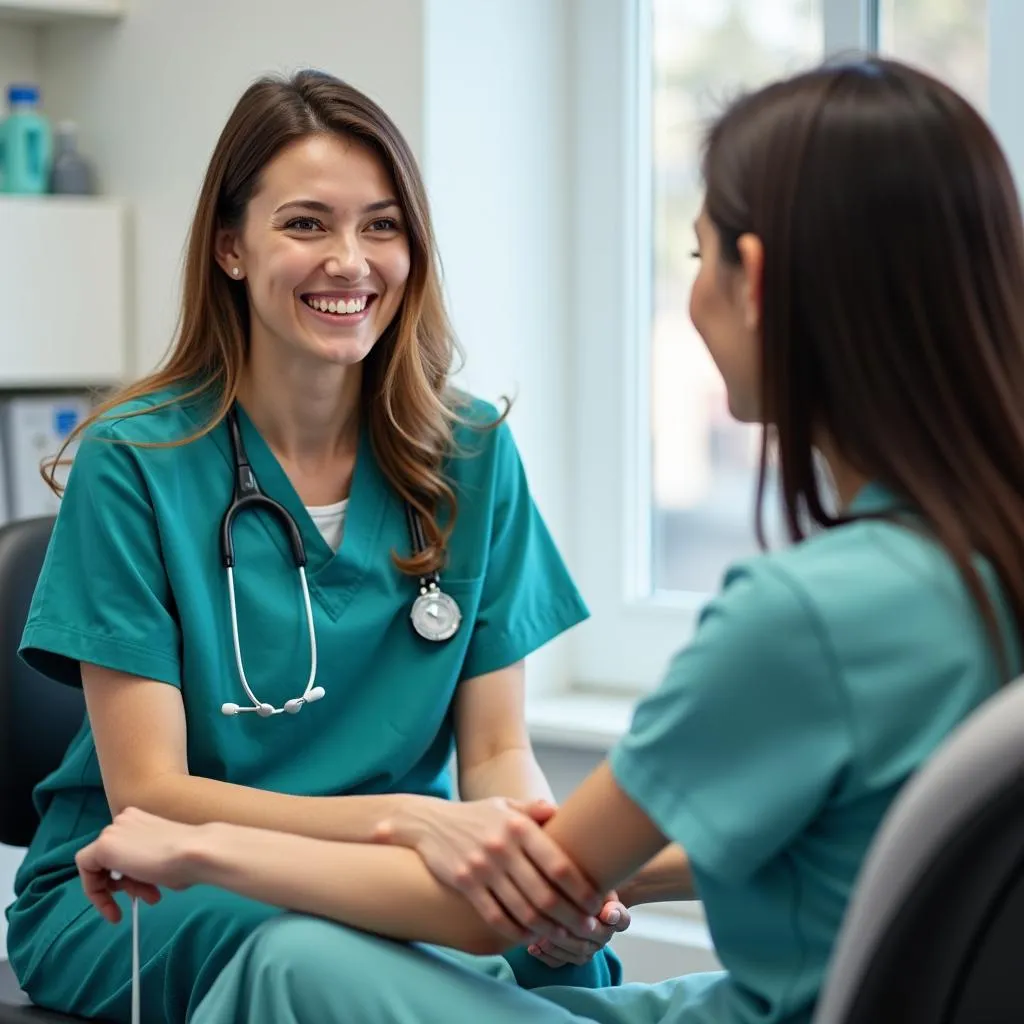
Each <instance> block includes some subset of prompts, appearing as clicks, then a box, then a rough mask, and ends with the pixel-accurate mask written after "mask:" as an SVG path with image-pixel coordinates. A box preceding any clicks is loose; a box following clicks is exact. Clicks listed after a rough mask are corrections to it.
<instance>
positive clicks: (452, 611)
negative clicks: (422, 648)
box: [409, 580, 462, 643]
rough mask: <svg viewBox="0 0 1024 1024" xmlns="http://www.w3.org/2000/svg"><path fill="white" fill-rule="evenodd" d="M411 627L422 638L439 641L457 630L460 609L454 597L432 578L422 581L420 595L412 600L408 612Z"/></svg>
mask: <svg viewBox="0 0 1024 1024" xmlns="http://www.w3.org/2000/svg"><path fill="white" fill-rule="evenodd" d="M409 617H410V618H411V619H412V626H413V629H415V630H416V632H417V633H419V635H420V636H421V637H423V639H424V640H431V641H433V642H434V643H440V642H442V641H444V640H450V639H451V638H452V637H453V636H455V634H456V633H457V632H458V629H459V625H460V624H461V622H462V611H461V610H460V608H459V606H458V603H457V602H456V600H455V598H454V597H450V596H449V595H448V594H446V593H445V592H444V591H443V590H441V589H440V588H439V587H438V585H437V583H436V582H434V581H433V580H431V581H429V582H424V584H423V586H421V588H420V596H419V597H417V598H416V600H415V601H413V604H412V611H411V612H410V613H409Z"/></svg>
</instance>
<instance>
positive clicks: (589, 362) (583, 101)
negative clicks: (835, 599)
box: [572, 0, 1024, 691]
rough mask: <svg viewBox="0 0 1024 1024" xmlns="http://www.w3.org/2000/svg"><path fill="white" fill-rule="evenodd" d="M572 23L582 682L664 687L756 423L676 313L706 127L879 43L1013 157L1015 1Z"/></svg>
mask: <svg viewBox="0 0 1024 1024" xmlns="http://www.w3.org/2000/svg"><path fill="white" fill-rule="evenodd" d="M576 17H577V18H578V19H579V23H578V25H576V26H574V28H575V31H574V39H575V47H576V49H575V60H576V64H575V83H576V95H575V109H574V111H573V118H572V123H573V125H574V130H575V132H576V138H575V140H574V152H575V190H574V193H575V194H574V202H575V209H574V211H573V216H574V222H575V230H576V236H575V246H576V250H575V251H576V261H575V262H576V268H575V269H576V279H577V282H578V285H577V290H576V296H575V298H576V308H575V327H576V333H577V347H576V361H575V367H574V376H575V379H576V382H577V386H578V388H579V392H578V394H579V399H578V401H577V402H576V406H575V411H576V432H577V438H578V450H579V460H578V465H577V478H576V481H575V483H576V486H575V488H574V493H575V495H576V498H577V503H578V504H577V509H578V512H577V515H578V520H577V524H576V526H577V529H576V531H575V538H574V539H575V540H576V542H577V544H578V548H577V549H576V551H575V569H576V572H577V575H578V578H579V580H580V583H581V586H582V588H583V590H584V593H585V594H586V595H587V599H588V601H589V603H590V605H591V610H592V612H593V617H592V619H591V621H590V622H589V623H588V624H586V625H585V626H584V627H582V628H581V629H580V630H578V631H577V632H576V636H575V642H576V645H577V646H576V650H575V676H576V679H577V680H578V681H579V682H580V683H581V684H582V685H583V686H585V687H588V688H591V687H604V688H608V687H614V688H621V689H623V690H626V691H630V690H636V689H639V688H649V687H650V686H652V685H653V684H655V683H656V682H657V680H658V678H659V677H660V674H661V673H662V671H663V670H664V667H665V664H666V663H667V661H668V659H669V658H670V657H671V654H672V653H673V652H674V651H675V650H677V649H678V648H679V647H681V646H682V645H683V644H684V643H685V642H686V641H687V640H688V638H689V635H690V633H691V632H692V628H693V624H694V620H695V616H696V613H697V611H698V610H699V608H700V606H701V605H702V604H703V603H704V601H706V600H707V597H708V596H709V594H710V593H712V592H714V591H715V590H716V589H717V588H718V586H719V584H720V581H721V577H722V572H723V570H724V569H725V567H726V566H727V565H728V564H729V563H731V562H732V561H734V560H735V559H737V558H740V557H743V556H744V555H745V554H748V553H751V552H753V551H755V550H756V543H755V541H754V536H753V515H752V513H753V497H754V484H755V472H756V464H757V454H758V448H759V441H758V435H757V431H756V429H755V428H745V427H742V426H739V425H737V424H735V423H734V422H733V421H732V420H731V418H730V417H729V414H728V410H727V409H726V407H725V402H724V391H723V388H722V384H721V381H720V379H719V377H718V374H717V371H716V370H715V369H714V367H713V365H712V364H711V362H710V360H709V358H708V357H707V356H706V354H705V352H704V348H703V345H702V343H701V341H700V339H699V337H698V336H697V335H696V333H695V332H694V330H693V328H692V326H691V325H690V322H689V314H688V303H689V291H690V286H691V282H692V279H693V274H694V272H695V269H696V268H695V267H694V266H692V261H691V259H690V257H689V252H690V250H691V249H692V248H693V230H692V226H691V223H692V220H693V218H694V216H695V215H696V213H697V208H698V205H699V202H700V182H699V178H698V171H699V163H698V161H699V142H700V138H701V130H702V126H703V124H704V123H705V122H706V119H707V118H708V117H709V116H710V115H712V114H713V113H714V112H715V111H716V110H718V109H720V108H721V106H722V104H723V103H725V102H727V101H728V100H729V99H730V98H731V97H732V96H734V95H735V94H736V93H737V92H738V91H740V90H742V89H746V88H750V87H757V86H758V85H760V84H761V83H763V82H764V81H766V80H768V79H771V78H774V77H776V76H778V75H781V74H785V73H787V72H791V71H796V70H799V69H801V68H803V67H807V66H810V65H813V64H814V63H816V62H817V61H819V60H820V59H821V58H822V57H823V56H824V55H825V54H835V53H841V52H843V51H846V52H864V51H867V50H880V51H881V52H884V53H887V54H890V55H893V56H897V57H899V58H900V59H903V60H906V61H908V62H910V63H913V64H917V65H918V66H921V67H923V68H925V69H926V70H929V71H931V72H932V73H934V74H937V75H938V76H940V77H942V78H944V79H945V80H947V81H949V82H950V83H951V84H953V85H954V86H956V87H957V88H959V89H960V90H961V91H963V92H964V93H965V94H966V95H967V96H968V97H969V98H971V99H972V100H973V101H974V102H975V103H976V104H977V105H978V106H979V107H980V108H981V109H982V110H983V111H985V112H987V113H988V114H989V116H990V119H991V120H992V122H993V124H994V125H995V127H996V130H997V133H998V134H1000V136H1001V140H1002V142H1003V144H1004V146H1005V147H1006V149H1007V152H1008V153H1009V155H1010V157H1011V160H1012V161H1014V162H1015V163H1016V164H1017V165H1018V167H1019V168H1024V125H1021V124H1020V119H1019V116H1018V115H1017V113H1016V97H1017V95H1019V93H1020V90H1021V89H1022V88H1024V65H1022V64H1021V62H1020V61H1019V58H1018V55H1017V53H1016V51H1015V47H1014V46H1013V43H1012V40H1014V39H1019V38H1021V34H1022V33H1024V4H1017V3H1015V2H1012V3H1011V2H1007V0H941V2H940V0H585V2H580V3H577V4H576ZM1000 128H1001V130H1000ZM774 508H775V503H774V502H773V501H772V500H771V498H770V497H769V499H768V501H766V508H765V511H766V513H770V512H771V511H772V510H773V509H774ZM767 525H768V527H769V532H770V533H771V534H773V535H778V533H779V531H778V529H777V527H776V528H774V529H773V523H772V521H771V519H769V521H768V523H767Z"/></svg>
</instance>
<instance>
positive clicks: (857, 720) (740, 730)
mask: <svg viewBox="0 0 1024 1024" xmlns="http://www.w3.org/2000/svg"><path fill="white" fill-rule="evenodd" d="M895 508H896V503H895V501H894V499H893V497H892V496H891V495H890V494H888V493H887V492H886V491H885V490H884V489H882V488H880V487H878V486H875V485H871V486H868V487H866V488H865V489H863V490H862V491H861V492H860V494H859V495H858V496H857V499H856V501H855V502H854V503H853V505H852V507H851V509H850V512H851V513H852V514H854V515H861V514H879V513H886V512H893V511H895ZM981 568H982V571H983V576H984V578H985V582H986V586H987V590H988V593H989V594H990V595H991V596H992V597H993V599H994V600H995V602H996V612H997V616H998V617H999V620H1000V624H1001V627H1002V629H1003V632H1004V635H1005V636H1011V635H1014V633H1015V630H1014V629H1013V628H1012V626H1011V625H1010V623H1011V619H1010V613H1009V609H1008V607H1007V605H1006V603H1005V599H1004V596H1003V595H1002V593H1001V590H1000V588H999V587H998V585H997V584H996V582H995V577H994V574H993V573H992V572H991V571H990V569H989V567H987V566H986V565H982V566H981ZM1019 664H1020V654H1019V647H1018V641H1017V640H1016V639H1014V640H1013V642H1012V644H1011V648H1010V667H1011V668H1013V667H1014V666H1017V665H1019ZM1003 679H1004V676H1003V673H1002V672H1001V670H1000V666H999V662H998V659H997V653H996V649H995V647H994V645H993V644H992V643H991V642H990V638H989V634H988V633H987V632H986V630H985V627H984V624H983V620H982V619H981V617H980V614H979V612H978V611H977V609H976V606H975V604H974V602H973V600H972V598H971V596H970V594H969V592H968V590H967V588H966V586H965V585H964V583H963V582H962V580H961V578H960V576H959V574H958V572H957V570H956V567H955V565H954V564H953V563H952V561H951V560H950V559H949V557H948V556H947V555H946V554H945V552H944V551H943V550H942V549H941V548H940V547H939V546H938V545H937V544H936V543H934V542H933V541H932V540H931V539H929V537H928V536H926V535H925V534H924V533H923V532H922V531H920V530H919V529H914V528H911V526H910V525H901V524H900V523H898V522H895V521H892V522H886V521H883V520H880V519H871V518H863V519H860V520H858V521H855V522H852V523H850V524H848V525H843V526H839V527H836V528H833V529H831V530H828V531H825V532H824V533H821V534H818V535H816V536H815V537H813V538H812V539H809V540H807V541H805V542H804V543H802V544H799V545H796V546H794V547H792V548H788V549H784V550H780V551H778V552H773V553H770V554H767V555H762V556H759V557H756V558H754V559H751V560H749V561H747V562H745V563H743V564H740V565H737V566H736V567H734V568H733V569H732V570H731V571H730V572H729V573H728V574H727V577H726V580H725V582H724V585H723V588H722V591H721V593H720V594H719V595H718V597H717V598H716V599H715V600H713V601H712V602H710V603H709V604H708V606H707V607H706V608H705V610H704V611H703V614H702V616H701V619H700V624H699V627H698V630H697V632H696V635H695V638H694V639H693V641H692V642H691V643H690V645H689V646H687V647H686V648H685V649H684V650H682V651H681V652H680V653H679V654H678V655H677V656H676V657H675V658H674V660H673V661H672V662H671V664H670V666H669V668H668V670H667V673H666V675H665V676H664V678H663V680H662V682H661V684H660V686H659V687H658V688H657V689H656V690H655V691H654V692H653V693H652V694H651V695H650V696H649V697H648V698H647V699H645V700H644V701H643V702H642V703H641V704H640V705H639V706H638V707H637V709H636V711H635V715H634V719H633V722H632V726H631V729H630V730H629V732H628V734H627V735H626V736H625V737H624V738H623V739H622V741H621V742H620V743H619V744H618V745H617V747H616V748H615V749H614V750H613V752H612V754H611V767H612V771H613V773H614V774H615V777H616V778H617V780H618V782H619V784H620V785H621V786H622V787H623V789H624V790H625V792H626V793H628V794H629V796H630V797H631V798H632V799H633V800H634V801H635V802H636V803H637V804H638V805H639V806H640V807H642V808H643V809H644V810H645V811H646V813H647V814H648V815H649V816H650V817H651V819H652V820H653V821H654V822H655V824H656V825H657V826H658V828H659V829H660V830H661V831H662V832H663V834H664V835H665V836H666V837H668V838H669V839H670V840H672V841H674V842H677V843H679V844H680V845H681V846H682V847H683V848H684V849H685V850H686V851H687V853H688V855H689V857H690V860H691V863H692V867H693V875H694V880H695V885H696V888H697V892H698V894H699V896H700V898H701V899H702V900H703V903H704V907H705V911H706V914H707V919H708V924H709V927H710V930H711V933H712V937H713V939H714V943H715V948H716V951H717V953H718V957H719V959H720V960H721V962H722V965H723V967H724V968H725V969H726V970H725V972H724V973H721V974H717V975H712V976H708V977H704V978H699V979H698V978H693V979H684V980H686V981H687V982H691V983H690V984H687V985H680V986H678V988H677V990H676V992H675V999H676V1001H675V1002H674V1003H673V1010H672V1011H671V1012H668V1013H666V1015H665V1017H664V1019H665V1020H666V1021H672V1022H673V1024H698V1022H699V1024H712V1022H713V1024H754V1022H758V1024H768V1022H787V1024H791V1022H805V1021H809V1020H810V1019H811V1014H812V1011H813V1006H814V1002H815V1000H816V998H817V996H818V994H819V989H820V987H821V984H822V981H823V978H824V974H825V969H826V966H827V963H828V960H829V957H830V954H831V952H832V948H833V944H834V941H835V939H836V935H837V933H838V930H839V926H840V923H841V920H842V917H843V914H844V911H845V910H846V907H847V903H848V901H849V898H850V896H851V893H852V891H853V887H854V883H855V880H856V877H857V873H858V871H859V870H860V867H861V865H862V863H863V861H864V857H865V854H866V852H867V849H868V846H869V844H870V842H871V840H872V838H873V837H874V835H875V833H876V830H877V828H878V826H879V823H880V821H881V819H882V816H883V815H884V813H885V812H886V810H887V809H888V807H889V806H890V804H891V802H892V800H893V798H894V797H895V795H896V794H897V791H898V790H899V789H900V787H901V786H902V785H903V784H904V783H905V782H906V781H907V779H908V777H909V776H910V775H911V774H912V773H913V772H915V770H916V769H918V768H919V767H920V766H921V765H922V764H923V763H924V762H925V761H926V760H927V759H928V758H929V757H930V755H931V754H932V753H933V752H934V751H935V749H936V747H937V746H939V745H940V744H941V743H942V742H943V740H944V739H945V738H946V737H947V736H948V735H949V733H950V732H951V730H952V729H954V728H955V727H956V726H957V725H958V724H959V723H960V722H961V721H963V719H964V718H965V717H966V716H968V715H969V714H970V713H971V711H973V710H974V709H975V708H976V707H977V706H978V705H979V704H980V703H981V702H982V701H984V700H985V699H986V698H987V697H989V696H990V695H991V694H992V693H993V692H994V691H995V690H996V688H997V687H998V686H999V685H1000V684H1001V682H1002V680H1003Z"/></svg>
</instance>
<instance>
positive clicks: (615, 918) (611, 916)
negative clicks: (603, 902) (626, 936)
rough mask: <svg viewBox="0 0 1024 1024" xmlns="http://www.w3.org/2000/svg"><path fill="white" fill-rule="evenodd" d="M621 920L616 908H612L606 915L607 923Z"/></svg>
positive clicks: (615, 922) (616, 922)
mask: <svg viewBox="0 0 1024 1024" xmlns="http://www.w3.org/2000/svg"><path fill="white" fill-rule="evenodd" d="M621 920H622V914H620V913H619V912H618V911H617V910H613V911H612V912H611V913H610V914H609V915H608V923H609V924H618V923H619V921H621Z"/></svg>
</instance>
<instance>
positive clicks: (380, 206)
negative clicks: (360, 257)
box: [274, 199, 400, 214]
mask: <svg viewBox="0 0 1024 1024" xmlns="http://www.w3.org/2000/svg"><path fill="white" fill-rule="evenodd" d="M391 207H395V208H397V209H400V207H399V204H398V200H397V199H378V200H377V202H375V203H370V204H369V206H364V207H363V209H362V212H363V213H376V212H377V211H378V210H389V209H391ZM290 209H302V210H313V211H315V212H316V213H326V214H332V213H334V207H333V206H329V205H328V204H327V203H321V202H320V201H319V200H317V199H294V200H292V201H291V202H290V203H285V204H284V205H283V206H279V207H278V208H277V209H276V210H275V211H274V212H275V213H281V212H282V211H283V210H290Z"/></svg>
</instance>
